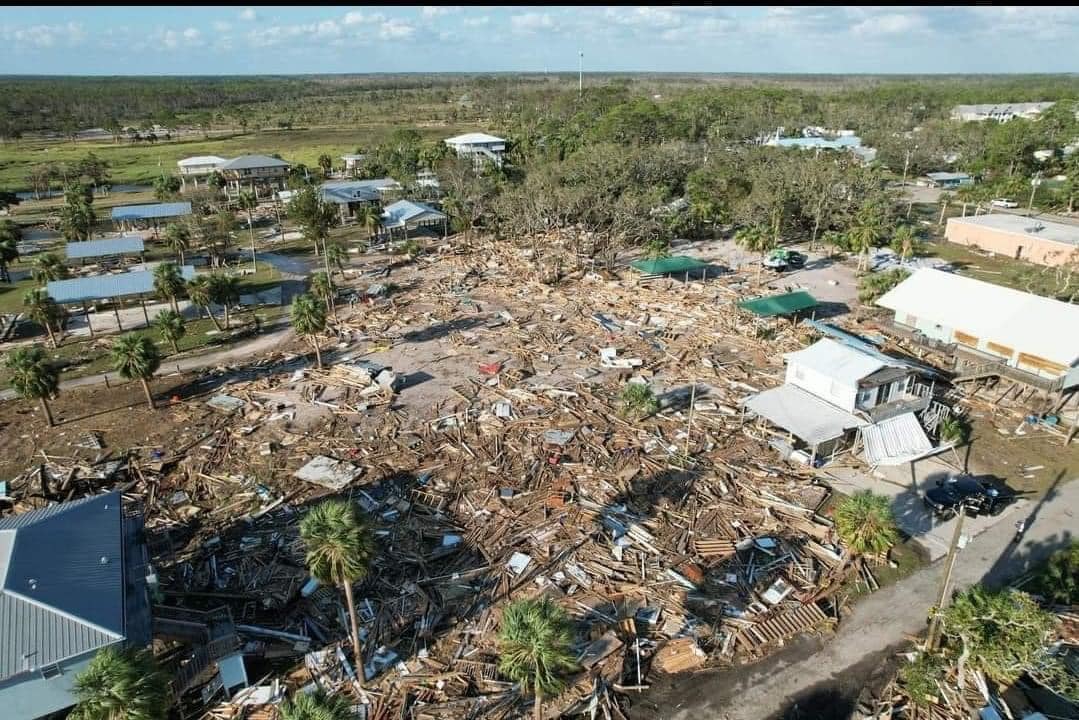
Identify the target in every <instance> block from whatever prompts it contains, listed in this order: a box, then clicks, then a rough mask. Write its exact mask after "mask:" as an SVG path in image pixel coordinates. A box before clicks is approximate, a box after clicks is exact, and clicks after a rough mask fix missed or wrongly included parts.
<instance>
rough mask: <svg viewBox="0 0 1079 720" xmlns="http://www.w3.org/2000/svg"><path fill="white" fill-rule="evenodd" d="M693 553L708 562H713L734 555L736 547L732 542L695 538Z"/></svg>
mask: <svg viewBox="0 0 1079 720" xmlns="http://www.w3.org/2000/svg"><path fill="white" fill-rule="evenodd" d="M693 551H694V552H696V553H697V554H698V555H700V556H701V557H702V558H704V559H706V560H712V559H722V558H726V557H730V556H731V555H734V553H735V547H734V543H733V542H731V541H730V540H717V539H705V538H694V539H693Z"/></svg>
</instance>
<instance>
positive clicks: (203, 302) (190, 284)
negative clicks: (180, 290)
mask: <svg viewBox="0 0 1079 720" xmlns="http://www.w3.org/2000/svg"><path fill="white" fill-rule="evenodd" d="M187 296H188V297H189V298H191V302H193V303H195V305H197V306H198V307H199V308H200V309H202V310H205V311H206V314H207V315H208V316H209V318H210V320H211V321H212V322H213V324H214V327H215V328H217V330H218V332H220V331H221V324H220V323H218V322H217V317H215V316H214V313H213V310H211V309H210V303H212V302H213V294H212V293H211V292H210V281H209V280H207V279H206V276H205V275H199V276H197V277H195V278H192V279H191V280H188V281H187Z"/></svg>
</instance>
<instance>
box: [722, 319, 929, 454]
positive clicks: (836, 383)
mask: <svg viewBox="0 0 1079 720" xmlns="http://www.w3.org/2000/svg"><path fill="white" fill-rule="evenodd" d="M783 358H784V359H785V360H786V361H787V372H786V378H785V379H786V382H785V383H784V384H783V385H780V386H779V387H776V388H772V389H771V390H765V391H764V392H761V393H758V394H756V395H753V396H751V397H749V398H747V399H746V400H745V402H744V403H743V408H744V410H746V411H749V412H750V413H752V414H753V415H755V416H756V417H757V418H758V419H761V420H764V421H766V422H767V423H768V424H770V425H773V426H776V427H779V428H781V429H782V430H784V431H785V432H786V433H787V435H788V440H787V443H786V444H787V446H788V447H789V448H790V449H792V450H796V449H797V448H796V445H802V446H804V447H805V448H806V451H807V452H805V454H806V455H808V458H809V460H810V461H811V462H812V461H813V459H815V458H817V457H824V456H834V455H835V454H836V453H837V452H839V451H841V450H842V449H844V448H845V447H847V446H848V445H850V444H851V442H852V441H853V440H854V437H855V434H856V433H857V432H859V431H860V432H861V434H862V435H863V436H864V437H865V438H866V440H867V448H868V447H869V443H870V442H872V443H873V447H874V448H875V451H874V456H873V460H874V462H873V464H880V463H884V462H886V461H888V460H895V459H897V458H905V457H909V456H911V455H917V454H918V453H921V452H925V451H927V450H928V449H929V448H930V447H931V444H930V443H929V440H928V439H927V438H926V437H925V432H924V431H923V430H922V429H921V425H920V423H919V422H918V420H917V418H916V417H915V415H914V413H916V412H920V411H922V410H924V409H925V408H927V407H928V406H929V404H930V402H931V400H932V389H931V388H930V387H927V386H926V385H924V384H922V383H920V382H918V379H917V374H918V373H917V370H916V369H914V368H913V366H911V365H910V364H908V363H905V362H903V361H902V360H898V359H895V358H890V357H888V356H886V355H884V354H882V353H871V352H868V351H863V350H860V349H858V348H855V347H852V346H850V345H847V344H845V343H842V342H838V341H836V340H832V339H830V338H825V339H822V340H818V341H817V342H816V343H814V344H813V345H810V346H809V347H807V348H805V349H803V350H799V351H797V352H792V353H787V354H786V355H784V356H783ZM899 431H901V432H899ZM892 434H896V435H898V436H899V437H900V438H901V440H900V441H899V442H892V443H891V446H890V447H887V448H886V449H881V448H882V447H884V446H886V445H889V443H886V442H884V441H883V440H882V439H881V438H882V437H884V438H889V437H890V436H891V435H892ZM796 440H797V442H795V441H796Z"/></svg>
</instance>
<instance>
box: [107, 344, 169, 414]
mask: <svg viewBox="0 0 1079 720" xmlns="http://www.w3.org/2000/svg"><path fill="white" fill-rule="evenodd" d="M112 363H113V367H115V368H116V372H118V373H120V377H122V378H123V379H124V380H138V381H139V382H141V383H142V391H143V392H144V393H146V404H147V405H149V406H150V409H151V410H153V409H154V398H153V396H152V395H150V385H149V383H148V382H147V380H149V379H150V378H152V377H153V376H154V373H155V372H157V369H158V368H159V367H161V353H159V352H158V350H157V345H154V342H153V340H151V339H150V338H148V337H146V336H145V335H123V336H121V337H119V338H117V339H116V341H115V342H114V343H113V344H112Z"/></svg>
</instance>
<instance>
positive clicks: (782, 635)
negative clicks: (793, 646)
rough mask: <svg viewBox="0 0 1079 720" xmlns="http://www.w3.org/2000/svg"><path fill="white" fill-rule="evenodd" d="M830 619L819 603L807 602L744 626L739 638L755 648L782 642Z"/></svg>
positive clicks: (749, 646)
mask: <svg viewBox="0 0 1079 720" xmlns="http://www.w3.org/2000/svg"><path fill="white" fill-rule="evenodd" d="M829 619H830V618H829V617H828V616H827V615H825V614H824V611H823V610H821V609H820V606H819V605H817V604H816V603H807V604H805V605H800V606H798V607H796V608H794V609H793V610H787V611H785V612H782V613H780V614H779V615H776V616H775V617H772V618H770V619H768V620H765V621H764V622H759V623H754V624H753V625H750V626H749V627H746V628H744V629H743V630H742V631H741V632H740V633H739V634H738V639H739V641H740V642H742V643H744V644H745V645H746V646H747V647H748V648H750V649H755V648H757V647H758V646H760V645H765V644H767V643H773V642H780V641H782V640H786V639H787V638H791V637H794V636H795V635H797V634H799V633H803V632H805V631H807V630H811V629H813V628H815V627H817V626H818V625H820V624H822V623H824V622H826V621H828V620H829Z"/></svg>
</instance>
